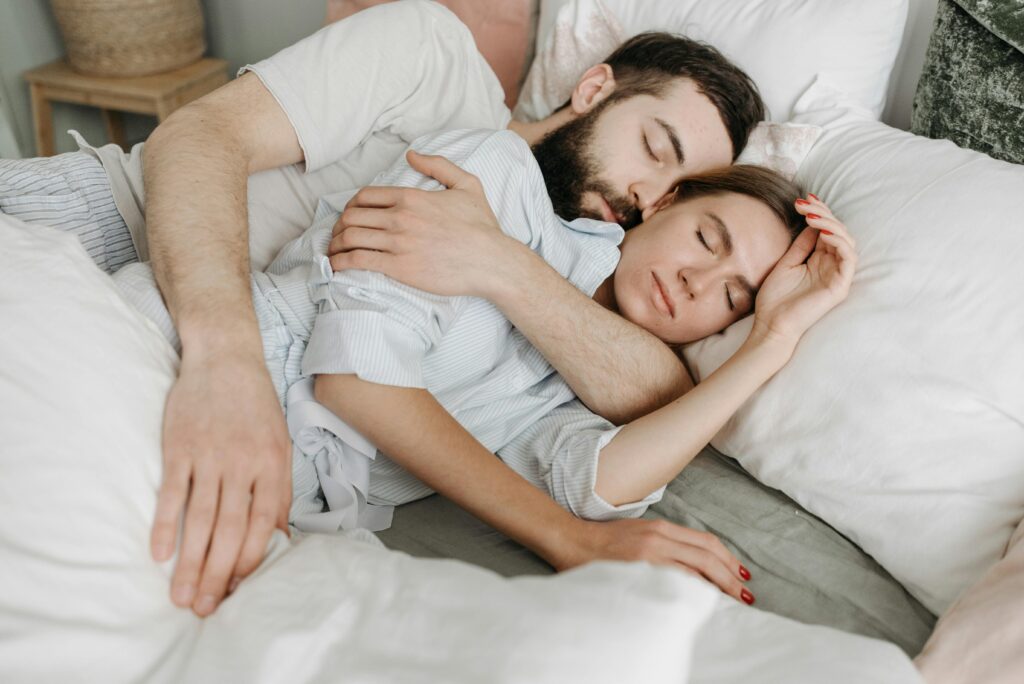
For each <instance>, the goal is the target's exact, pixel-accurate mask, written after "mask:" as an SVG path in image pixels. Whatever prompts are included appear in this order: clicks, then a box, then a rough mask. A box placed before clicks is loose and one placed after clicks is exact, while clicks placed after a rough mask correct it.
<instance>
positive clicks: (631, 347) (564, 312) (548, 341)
mask: <svg viewBox="0 0 1024 684" xmlns="http://www.w3.org/2000/svg"><path fill="white" fill-rule="evenodd" d="M505 264H506V267H507V268H508V272H503V274H502V277H500V278H495V281H496V284H495V289H494V291H493V292H491V293H489V295H488V297H489V298H490V299H491V301H492V302H493V303H494V304H495V305H496V306H497V307H498V308H499V309H501V311H502V313H504V314H505V316H506V317H508V319H509V320H510V321H511V322H512V324H513V325H515V326H516V328H518V329H519V330H520V331H521V332H522V333H523V334H524V335H526V337H527V339H529V340H530V342H531V343H533V345H534V346H535V347H537V348H538V349H539V350H540V352H541V353H542V354H543V355H544V357H545V358H547V360H548V362H549V363H550V364H551V365H552V366H554V368H555V369H556V370H557V371H558V372H559V373H560V374H561V375H562V377H564V378H565V380H566V382H568V383H569V386H570V387H572V389H573V391H574V392H575V393H576V395H577V396H578V397H579V398H580V399H581V400H582V401H583V403H584V404H586V405H587V407H589V408H590V409H591V410H592V411H594V412H595V413H597V414H599V415H601V416H602V417H604V418H606V419H607V420H610V421H611V422H613V423H617V424H622V423H627V422H629V421H630V420H634V419H635V418H638V417H640V416H642V415H646V414H647V413H650V412H651V411H653V410H655V409H657V408H659V407H661V406H664V405H665V404H667V403H669V402H670V401H672V400H673V399H675V398H676V397H679V396H680V395H682V394H684V393H685V392H687V391H689V390H690V389H691V388H692V387H693V381H692V380H691V378H690V375H689V373H688V372H687V370H686V367H685V366H684V365H683V363H682V361H680V360H679V358H678V357H677V356H676V354H675V352H673V351H672V350H671V349H669V347H668V346H667V345H666V344H665V343H664V342H662V341H661V340H659V339H658V338H657V337H655V336H654V335H652V334H650V333H649V332H647V331H646V330H643V329H641V328H639V327H637V326H636V325H633V324H632V323H630V322H629V321H627V320H626V319H624V318H622V317H621V316H619V315H617V314H615V313H612V312H611V311H608V310H607V309H605V308H604V307H602V306H601V305H600V304H598V303H597V302H595V301H594V300H592V299H590V298H589V297H587V296H586V295H584V294H583V293H582V292H580V291H579V290H578V289H576V287H575V286H573V285H572V283H570V282H569V281H567V280H566V279H565V278H563V277H562V276H561V275H560V274H559V273H558V272H557V271H555V270H554V269H553V268H551V267H550V266H549V265H548V264H547V263H546V262H544V261H543V260H542V259H541V258H540V257H539V256H537V255H536V254H535V253H534V252H532V251H531V250H530V249H529V248H528V247H526V246H525V245H521V244H519V243H513V241H511V240H510V241H509V252H508V254H507V259H506V260H505Z"/></svg>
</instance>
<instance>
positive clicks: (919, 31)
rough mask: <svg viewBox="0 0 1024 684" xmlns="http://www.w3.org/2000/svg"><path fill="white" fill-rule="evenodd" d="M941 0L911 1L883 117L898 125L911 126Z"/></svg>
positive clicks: (888, 121)
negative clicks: (926, 53) (929, 41)
mask: <svg viewBox="0 0 1024 684" xmlns="http://www.w3.org/2000/svg"><path fill="white" fill-rule="evenodd" d="M938 6H939V0H910V13H909V16H908V17H907V27H906V29H905V30H904V32H903V44H902V46H901V48H900V54H899V56H898V57H897V58H896V66H895V68H894V69H893V73H892V78H891V80H890V81H889V98H888V102H887V103H886V107H885V111H884V112H882V120H883V121H885V122H886V123H887V124H889V125H890V126H895V127H897V128H910V112H911V106H912V104H913V101H914V91H915V90H917V79H918V78H919V77H920V76H921V68H922V67H923V66H924V56H925V52H926V51H927V49H928V38H929V37H930V36H931V34H932V24H933V23H934V22H935V13H936V11H937V10H938Z"/></svg>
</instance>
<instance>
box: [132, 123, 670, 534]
mask: <svg viewBox="0 0 1024 684" xmlns="http://www.w3.org/2000/svg"><path fill="white" fill-rule="evenodd" d="M412 147H413V148H414V149H417V150H418V151H420V152H423V153H425V154H439V155H443V156H444V157H446V158H448V159H450V160H451V161H452V162H454V163H455V164H457V165H459V166H460V167H462V168H463V169H465V170H466V171H468V172H470V173H472V174H474V175H476V176H477V177H478V178H479V179H480V181H481V183H482V185H483V188H484V191H485V193H486V195H487V199H488V201H489V203H490V205H491V208H492V209H493V211H494V214H495V215H496V216H497V217H498V220H499V223H500V224H501V226H502V229H503V230H504V231H505V232H506V233H508V234H509V235H511V236H512V237H514V238H516V239H518V240H520V241H521V242H523V243H525V244H527V245H529V246H530V248H531V249H533V251H535V252H536V253H537V254H539V255H540V256H541V257H542V258H544V259H545V260H546V261H547V262H548V263H549V264H550V265H551V266H552V267H553V268H555V269H556V270H557V271H558V272H559V273H561V274H562V275H563V276H564V277H566V278H567V279H568V280H569V281H571V282H572V283H573V284H574V285H575V286H576V287H578V288H579V289H580V290H581V291H583V292H584V293H586V294H587V295H593V293H594V291H595V290H596V288H597V287H598V286H599V285H600V284H601V283H602V282H604V280H605V279H606V278H607V277H608V276H609V275H611V273H612V272H613V271H614V269H615V266H616V264H617V263H618V258H619V250H618V245H619V243H620V242H621V240H622V237H623V232H622V229H621V228H620V227H619V226H617V225H615V224H612V223H605V222H602V221H594V220H590V219H577V220H575V221H572V222H566V221H563V220H561V219H560V218H558V217H557V216H556V215H555V213H554V211H553V210H552V208H551V201H550V199H549V198H548V195H547V191H546V189H545V186H544V181H543V177H542V176H541V173H540V169H539V167H538V166H537V163H536V160H535V159H534V157H533V154H532V153H531V151H530V149H529V147H528V146H527V144H526V143H525V142H524V141H523V140H522V138H520V137H519V136H518V135H516V134H514V133H512V132H510V131H491V130H470V131H450V132H446V133H440V134H435V135H429V136H424V137H422V138H419V139H418V140H416V141H415V142H414V143H413V144H412ZM373 184H374V185H391V186H406V187H418V188H423V189H438V188H440V185H439V184H438V183H437V182H436V181H434V180H432V179H429V178H425V177H424V176H422V175H421V174H419V173H418V172H416V171H413V170H412V169H411V168H410V167H409V166H408V164H407V163H406V161H405V158H404V155H403V156H402V157H400V158H399V160H398V161H397V162H396V163H395V164H394V165H393V166H392V167H391V168H390V169H389V170H387V171H385V172H383V173H382V174H380V175H379V176H378V177H377V178H376V179H375V180H374V183H373ZM354 193H355V190H350V191H345V192H339V193H336V194H333V195H329V196H326V197H323V198H321V200H320V203H319V205H318V207H317V211H316V215H315V218H314V221H313V225H312V226H311V227H310V228H309V229H308V230H307V231H306V232H305V233H304V234H303V235H302V236H300V237H299V238H297V239H295V240H294V241H292V242H290V243H288V244H287V245H286V246H285V247H284V248H283V249H282V250H281V252H280V253H279V254H278V256H277V258H276V259H275V260H274V262H273V263H272V264H271V265H270V267H269V268H268V269H267V272H266V273H254V274H253V301H254V304H255V306H256V312H257V316H258V318H259V322H260V329H261V332H262V335H263V344H264V355H265V357H266V361H267V365H268V367H269V369H270V372H271V376H272V378H273V380H274V383H275V386H276V389H277V392H278V397H279V399H280V400H281V404H282V406H283V407H284V409H285V412H286V416H287V420H288V427H289V432H290V433H291V436H292V439H293V442H294V445H295V446H294V457H293V464H294V467H293V480H294V483H293V486H294V489H295V499H294V502H293V506H292V523H293V524H294V525H295V526H296V527H297V528H298V529H301V530H308V531H334V530H337V529H350V528H352V527H366V528H369V529H383V528H385V527H387V526H388V525H389V524H390V517H391V506H393V505H396V504H401V503H405V502H408V501H412V500H415V499H417V498H421V497H423V496H426V495H428V494H430V493H431V490H430V489H428V488H427V487H426V486H425V485H424V484H422V483H421V482H419V481H418V480H417V479H415V478H414V477H413V476H412V475H410V474H409V473H407V472H405V471H404V470H403V469H402V468H401V467H399V466H398V465H397V464H395V463H394V462H393V461H391V460H390V459H388V458H387V457H386V456H385V455H384V454H381V453H379V452H377V450H376V448H375V447H374V446H373V445H372V444H370V443H369V442H368V441H367V440H366V439H365V438H363V437H362V436H361V435H359V434H358V433H357V432H356V431H355V430H353V429H352V428H351V427H349V426H348V425H346V424H345V423H344V422H343V421H341V420H340V419H339V418H338V417H337V416H334V415H333V414H331V413H330V412H329V411H328V410H327V409H325V408H324V407H322V406H320V405H319V404H317V403H316V401H315V400H314V399H313V391H312V376H314V375H316V374H324V373H355V374H357V375H358V376H359V377H360V378H362V379H364V380H367V381H371V382H376V383H381V384H387V385H396V386H401V387H418V388H425V389H427V390H428V391H430V393H431V394H432V395H433V396H434V397H435V398H436V399H437V401H438V402H439V403H440V404H441V405H442V406H444V408H445V409H446V410H447V411H448V412H449V413H450V414H451V415H452V416H453V417H454V418H455V419H456V420H457V421H458V422H459V423H460V424H461V425H462V426H463V427H465V428H466V429H467V430H468V431H469V432H470V433H471V434H472V435H473V436H474V437H476V438H477V439H478V440H479V441H480V442H481V443H482V444H483V445H484V446H485V447H487V449H488V450H490V451H493V452H496V453H498V455H499V456H500V457H501V458H502V459H503V460H504V461H505V462H506V463H507V464H508V465H509V466H510V467H512V468H513V469H514V470H515V471H517V472H518V473H519V474H521V475H522V476H523V477H525V478H526V479H527V480H529V481H530V482H531V483H533V484H534V485H535V486H537V487H539V488H541V489H544V490H546V491H548V492H549V493H550V495H551V496H552V497H553V498H554V499H555V500H556V501H557V502H558V503H559V504H560V505H562V506H563V507H565V508H567V509H569V510H570V511H572V512H573V513H575V514H576V515H579V516H581V517H585V518H590V519H608V518H614V517H627V516H637V515H640V514H641V513H642V512H643V511H644V510H645V509H646V508H647V506H648V505H650V504H651V503H654V502H655V501H657V500H658V499H659V498H660V496H661V492H662V490H659V491H656V492H654V493H652V494H651V495H650V496H648V497H646V498H645V499H644V500H643V501H639V502H636V503H632V504H625V505H622V506H617V507H615V506H611V505H609V504H608V503H607V502H605V501H603V500H602V499H601V498H600V497H598V496H597V495H596V493H595V492H594V482H595V480H596V469H597V458H598V452H599V450H600V448H601V447H603V446H604V445H605V444H607V443H608V441H610V440H611V438H612V437H613V436H614V435H615V432H616V431H617V429H616V428H615V427H614V426H613V425H611V424H610V423H608V422H607V421H605V420H603V419H601V418H600V417H598V416H595V415H594V414H592V413H590V412H589V411H588V410H587V409H586V408H584V407H583V405H582V404H581V403H580V402H579V401H578V400H576V399H575V398H574V396H573V393H572V390H571V389H570V388H569V387H568V385H567V384H566V383H565V381H564V380H563V379H562V378H561V377H560V376H559V375H558V374H557V373H556V372H555V371H554V369H553V368H552V367H551V366H550V365H549V364H548V363H547V361H546V360H545V359H544V357H543V356H542V355H541V354H540V352H538V351H537V349H535V348H534V347H533V346H532V345H531V344H530V343H529V342H528V341H527V339H526V338H525V337H524V336H523V335H522V334H521V333H520V332H519V331H518V330H516V329H515V328H514V327H513V326H512V325H511V323H509V321H508V320H507V319H506V318H505V317H504V315H502V313H501V312H500V311H499V310H498V309H497V308H496V307H495V306H494V305H493V304H491V303H490V302H488V301H486V300H483V299H479V298H475V297H442V296H436V295H432V294H429V293H426V292H423V291H421V290H417V289H414V288H411V287H407V286H405V285H403V284H401V283H399V282H397V281H394V280H392V279H390V278H388V277H387V276H384V275H381V274H379V273H372V272H368V271H345V272H341V273H333V272H332V270H331V266H330V262H329V261H328V259H327V257H326V249H327V245H328V243H329V242H330V238H331V232H332V228H333V226H334V223H335V222H336V221H337V218H338V216H339V214H340V212H341V210H342V209H343V208H344V206H345V204H346V203H347V202H348V200H349V199H350V198H351V197H352V195H353V194H354ZM115 279H116V280H118V282H119V283H120V284H121V285H122V289H123V290H124V291H125V293H126V294H127V295H128V296H129V298H130V299H132V300H133V301H134V302H135V303H136V304H137V305H138V306H139V307H140V308H141V309H143V311H144V312H145V313H147V314H148V315H150V317H151V318H153V319H154V320H155V321H156V322H157V323H158V325H159V326H160V327H161V329H163V330H165V331H166V332H167V334H169V335H173V327H172V326H170V319H169V318H168V317H167V314H166V310H164V309H163V306H162V303H161V302H160V300H159V295H158V294H156V293H155V288H154V287H153V285H152V276H151V274H150V273H149V271H148V268H147V267H145V266H143V265H130V266H127V267H125V268H123V269H121V271H119V272H118V273H117V274H116V275H115ZM523 286H524V287H528V286H529V285H528V284H524V285H523ZM154 295H155V300H154ZM172 339H173V338H172ZM381 420H389V421H401V420H402V417H401V416H400V415H391V416H381ZM325 508H326V510H325Z"/></svg>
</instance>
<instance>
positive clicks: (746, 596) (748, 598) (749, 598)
mask: <svg viewBox="0 0 1024 684" xmlns="http://www.w3.org/2000/svg"><path fill="white" fill-rule="evenodd" d="M740 598H741V599H743V602H744V603H746V604H747V605H748V606H752V605H754V595H753V594H751V593H750V592H749V591H747V590H746V589H744V590H743V591H741V592H740Z"/></svg>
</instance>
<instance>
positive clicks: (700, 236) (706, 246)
mask: <svg viewBox="0 0 1024 684" xmlns="http://www.w3.org/2000/svg"><path fill="white" fill-rule="evenodd" d="M697 239H698V240H700V244H702V245H704V249H706V250H708V251H709V252H711V253H712V254H714V253H715V250H713V249H711V245H709V244H708V241H707V240H705V239H704V231H702V230H698V231H697Z"/></svg>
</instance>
